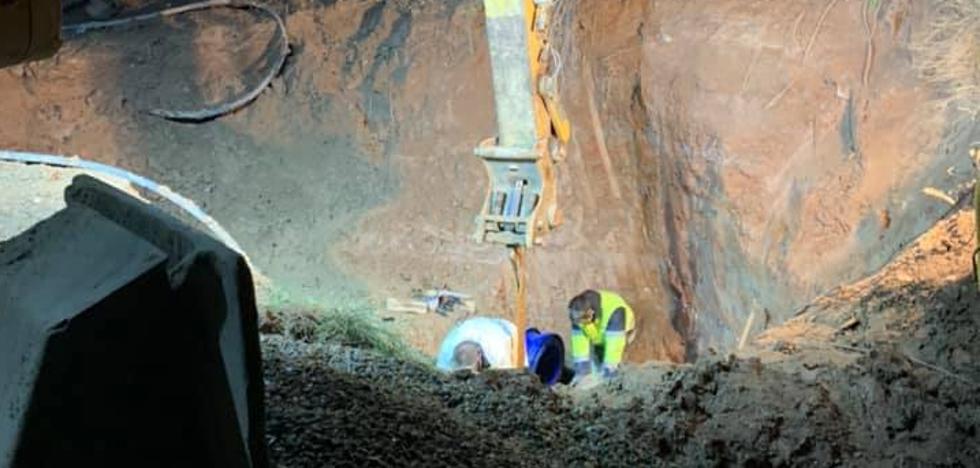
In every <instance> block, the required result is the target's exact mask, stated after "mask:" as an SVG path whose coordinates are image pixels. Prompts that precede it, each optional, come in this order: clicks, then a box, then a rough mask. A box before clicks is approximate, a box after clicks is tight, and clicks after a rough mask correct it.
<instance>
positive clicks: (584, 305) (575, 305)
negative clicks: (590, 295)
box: [568, 295, 595, 325]
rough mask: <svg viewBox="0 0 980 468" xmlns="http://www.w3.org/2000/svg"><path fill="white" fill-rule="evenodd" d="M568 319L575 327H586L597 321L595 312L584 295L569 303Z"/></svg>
mask: <svg viewBox="0 0 980 468" xmlns="http://www.w3.org/2000/svg"><path fill="white" fill-rule="evenodd" d="M568 319H569V320H571V321H572V323H573V324H575V325H585V324H589V323H592V322H594V321H595V311H594V310H592V306H591V305H589V301H588V300H587V299H586V298H585V297H584V295H579V296H576V297H575V298H574V299H572V300H571V302H569V303H568Z"/></svg>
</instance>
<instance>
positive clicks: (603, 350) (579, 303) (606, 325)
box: [568, 289, 635, 384]
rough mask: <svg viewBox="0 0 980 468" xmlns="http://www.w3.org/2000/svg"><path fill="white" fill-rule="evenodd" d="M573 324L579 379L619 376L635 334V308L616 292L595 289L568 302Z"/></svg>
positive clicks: (573, 355) (573, 342) (576, 372)
mask: <svg viewBox="0 0 980 468" xmlns="http://www.w3.org/2000/svg"><path fill="white" fill-rule="evenodd" d="M568 317H569V319H570V320H571V322H572V360H573V362H574V364H573V365H574V371H575V378H574V380H573V381H572V383H573V384H576V383H578V382H581V381H582V379H584V378H586V377H588V376H589V375H591V374H592V373H593V372H596V371H599V372H601V375H602V377H604V378H610V377H612V376H614V375H616V371H617V370H618V368H619V364H620V362H622V360H623V353H624V352H625V350H626V345H627V344H628V343H630V342H632V341H633V337H634V335H635V333H634V331H635V327H634V325H635V324H634V317H633V309H631V308H630V306H629V304H627V303H626V301H625V300H623V298H622V297H620V296H619V295H618V294H616V293H612V292H609V291H593V290H591V289H589V290H586V291H585V292H583V293H581V294H579V295H578V296H575V297H574V298H573V299H572V300H571V301H570V302H569V303H568Z"/></svg>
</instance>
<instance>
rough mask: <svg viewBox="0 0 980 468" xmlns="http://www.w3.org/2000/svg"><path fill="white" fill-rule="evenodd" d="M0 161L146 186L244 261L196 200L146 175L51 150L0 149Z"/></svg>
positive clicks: (220, 228)
mask: <svg viewBox="0 0 980 468" xmlns="http://www.w3.org/2000/svg"><path fill="white" fill-rule="evenodd" d="M0 161H8V162H13V163H21V164H43V165H46V166H54V167H70V168H74V169H81V170H83V171H92V172H97V173H99V174H104V175H107V176H110V177H114V178H116V179H122V180H125V181H127V182H129V183H131V184H133V185H136V186H138V187H141V188H143V189H146V190H149V191H151V192H153V193H155V194H157V195H160V196H161V197H163V198H166V199H167V200H170V202H171V203H173V204H174V205H176V206H177V207H179V208H180V209H182V210H184V211H185V212H187V214H189V215H191V216H193V217H194V218H195V219H197V220H198V221H200V222H201V223H203V224H204V225H205V226H207V227H208V229H210V230H211V232H213V233H214V235H215V237H217V238H218V240H220V241H221V242H222V243H224V244H225V245H227V246H228V247H230V248H231V249H233V250H235V251H236V252H238V253H240V254H241V255H242V256H243V257H245V259H246V261H248V256H247V255H245V251H244V250H243V249H242V248H241V246H240V245H238V242H235V239H234V238H232V237H231V234H229V233H228V231H225V229H224V228H222V227H221V225H220V224H218V222H217V221H215V220H214V218H212V217H211V216H208V214H207V213H205V212H204V210H202V209H201V208H200V207H198V206H197V204H196V203H194V202H193V201H191V200H190V199H188V198H186V197H184V196H182V195H180V194H179V193H177V192H174V191H173V190H170V188H169V187H167V186H166V185H160V184H158V183H156V182H154V181H152V180H150V179H147V178H146V177H143V176H141V175H138V174H133V173H132V172H129V171H127V170H125V169H120V168H118V167H115V166H110V165H108V164H102V163H97V162H94V161H86V160H84V159H81V158H79V157H78V156H72V157H67V156H56V155H53V154H41V153H27V152H22V151H7V150H0Z"/></svg>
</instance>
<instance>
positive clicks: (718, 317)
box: [0, 0, 972, 361]
mask: <svg viewBox="0 0 980 468" xmlns="http://www.w3.org/2000/svg"><path fill="white" fill-rule="evenodd" d="M878 4H880V9H878V10H876V11H874V12H863V11H862V8H866V7H867V5H868V3H867V2H858V1H831V2H824V1H806V2H791V3H785V4H783V3H779V4H773V3H772V2H764V1H748V2H746V1H734V0H723V1H716V2H710V3H704V2H699V3H696V4H695V3H691V2H684V1H680V0H676V1H668V0H662V1H657V2H649V1H640V0H622V1H615V2H610V1H606V0H580V1H576V2H570V1H565V2H562V3H561V4H560V7H559V11H558V14H557V15H556V18H557V19H556V21H558V22H559V24H560V26H559V27H558V28H557V30H558V31H560V33H559V34H558V36H557V37H556V38H555V43H556V44H557V46H558V47H557V49H556V50H557V51H558V52H559V55H560V57H561V61H562V70H561V72H560V77H561V78H560V87H561V95H562V100H563V102H564V105H565V106H566V108H567V110H568V113H569V115H570V117H571V119H572V124H573V129H574V132H573V140H572V143H571V145H570V147H569V148H568V150H569V151H568V155H567V158H566V159H565V161H563V163H562V164H561V165H559V167H558V174H559V181H560V182H559V183H560V187H559V192H560V202H559V203H560V206H561V208H562V210H563V214H564V220H565V223H564V224H563V225H562V226H561V228H560V229H559V230H557V231H556V232H554V233H552V234H551V235H549V236H548V237H546V238H545V239H544V245H542V246H539V247H536V248H535V249H534V250H533V252H532V255H531V257H530V260H529V270H530V271H529V273H530V284H529V291H530V294H531V297H530V302H529V304H530V308H531V310H530V318H531V323H532V324H533V325H536V326H539V327H541V328H549V329H554V330H558V331H562V332H567V323H566V318H565V313H564V308H565V305H566V303H567V301H568V299H569V298H570V297H572V296H573V295H574V294H576V293H578V292H579V291H581V290H582V289H584V288H589V287H604V288H609V289H614V290H618V291H620V292H621V293H623V295H624V296H625V297H626V298H627V299H628V300H629V301H630V302H631V303H632V304H633V305H634V306H635V308H636V309H637V310H638V312H639V324H640V327H641V335H639V340H638V342H637V345H636V346H635V347H634V348H633V349H632V350H631V351H630V354H629V355H628V357H629V359H631V360H634V361H641V360H646V359H669V360H683V359H690V358H693V357H694V356H696V355H698V354H700V353H703V352H704V351H705V350H706V349H708V348H716V349H721V348H728V347H731V346H733V345H734V344H735V343H736V342H737V340H738V338H739V336H740V334H741V333H742V330H743V328H744V327H745V324H746V323H747V322H748V319H749V317H752V326H751V328H752V330H751V331H752V332H753V333H755V332H758V331H761V330H762V329H763V328H764V327H766V326H767V324H770V323H778V322H780V321H782V320H783V319H785V318H786V317H788V316H789V315H790V314H792V312H793V310H794V309H795V308H797V307H799V306H801V305H803V304H805V303H806V302H807V301H808V300H810V299H812V298H813V297H815V296H816V295H817V294H818V293H820V292H822V291H825V290H827V289H829V288H831V287H833V286H835V285H837V284H840V283H842V282H845V281H849V280H851V279H854V278H857V277H860V276H862V275H864V274H867V273H869V272H871V271H873V270H875V269H877V268H878V267H880V266H881V265H882V264H884V263H885V261H886V260H887V259H888V258H890V256H891V255H892V254H893V253H894V252H895V251H896V250H897V249H898V248H899V247H900V246H901V245H903V243H905V242H907V241H908V240H909V239H911V238H913V237H914V236H915V235H916V234H917V233H919V232H921V231H922V230H924V229H925V228H926V227H927V226H929V225H930V224H931V223H932V222H934V221H935V220H936V219H937V218H938V217H939V216H940V215H941V214H942V213H944V212H945V211H946V209H947V208H948V206H947V205H945V204H944V202H942V201H939V200H937V199H936V198H931V197H927V196H924V195H923V194H922V192H921V190H922V188H923V187H926V186H932V187H935V188H937V189H938V190H940V191H945V192H948V193H950V194H951V195H952V196H954V197H955V196H956V195H957V193H958V191H959V190H962V189H963V188H965V185H964V184H965V182H966V181H967V180H969V178H970V171H969V170H968V168H969V161H968V159H967V158H966V157H965V153H964V145H965V144H966V143H967V142H968V141H969V136H970V135H969V132H970V131H971V130H972V127H971V125H972V124H969V123H962V122H968V121H964V120H962V119H961V117H962V115H961V114H959V113H958V112H959V111H957V110H956V109H955V107H952V106H946V107H944V104H947V103H948V101H946V100H943V99H942V98H941V96H940V92H939V91H940V90H937V89H934V88H931V87H929V86H928V85H927V83H926V82H924V81H922V80H921V79H920V77H919V75H918V74H917V73H916V72H915V69H914V67H913V65H914V63H915V57H916V55H915V53H913V51H912V50H911V49H910V47H909V43H910V41H912V39H913V37H914V36H915V34H916V32H917V31H921V30H922V28H925V27H926V25H927V24H928V23H929V17H930V10H929V9H928V8H927V7H928V5H927V4H926V3H919V2H911V1H907V0H889V1H882V2H878ZM273 5H274V7H275V8H276V9H277V10H278V11H281V12H282V13H284V15H285V19H286V23H287V28H288V30H289V36H290V45H291V47H292V55H291V56H290V58H289V60H288V61H287V66H286V68H285V69H284V70H283V72H282V74H281V75H280V76H279V77H278V78H277V79H276V80H275V81H274V82H273V85H272V87H271V88H270V89H269V90H267V91H266V92H265V93H263V94H262V96H261V97H260V98H259V99H258V100H257V101H256V102H255V103H254V104H252V105H251V106H250V107H248V108H247V109H245V110H243V111H241V112H238V113H236V114H234V115H231V116H228V117H225V118H222V119H219V120H216V121H212V122H208V123H205V124H199V125H189V124H179V123H173V122H167V121H162V120H159V119H156V118H153V117H151V116H148V115H146V114H145V112H144V110H145V109H147V108H151V107H189V106H194V105H196V104H200V103H214V102H219V101H221V100H222V99H225V98H227V97H229V96H232V95H234V94H235V93H237V92H240V91H241V90H244V89H246V87H247V86H248V85H249V84H250V83H254V82H255V80H256V79H257V77H258V76H260V75H261V73H262V71H263V69H264V66H265V65H267V63H268V62H269V60H270V57H269V55H268V54H267V53H266V52H267V50H270V49H274V47H270V46H273V45H274V44H272V43H270V41H274V39H273V38H274V34H273V32H274V31H273V28H272V25H271V24H267V23H268V22H266V21H261V20H259V19H257V18H254V17H252V16H251V15H249V14H248V13H247V12H228V11H210V12H206V13H200V14H194V15H190V16H187V17H179V18H175V19H171V20H167V21H162V22H153V23H147V24H145V25H142V26H139V27H134V28H126V29H122V30H112V31H104V32H92V33H89V34H87V35H85V36H83V37H79V38H69V39H68V41H67V42H66V44H65V46H64V48H63V50H62V51H61V52H60V53H59V54H58V55H57V56H56V57H55V58H54V59H53V60H50V61H46V62H39V63H36V64H32V65H29V66H27V67H21V68H15V69H9V70H4V71H0V99H2V100H3V102H4V103H5V106H6V107H7V108H8V109H10V111H11V112H12V113H13V114H12V115H18V116H20V117H18V118H16V119H12V120H10V121H5V122H4V125H0V146H3V147H8V148H21V149H33V150H41V151H54V152H62V153H78V154H82V155H84V156H87V157H91V158H93V159H96V160H99V161H102V162H108V163H113V164H118V165H121V166H123V167H125V168H128V169H132V170H135V171H137V172H140V173H143V174H146V175H149V176H151V177H154V178H156V179H158V180H160V181H161V182H163V183H166V184H168V185H170V186H171V187H173V188H175V189H177V190H178V191H180V192H182V193H184V194H185V195H188V196H190V197H191V198H193V199H195V200H197V201H199V202H200V203H201V204H202V205H203V206H204V207H205V208H206V209H207V210H208V211H209V212H211V213H212V214H213V215H214V216H215V217H216V218H217V219H218V221H219V222H221V223H223V224H224V225H225V226H226V227H227V228H228V229H229V230H230V231H231V232H232V234H233V235H235V236H236V238H238V240H239V242H240V243H241V244H242V245H243V246H244V247H245V248H246V250H247V251H248V252H249V254H250V256H251V257H252V260H253V261H254V262H255V264H256V265H257V266H258V267H259V268H260V269H261V270H262V272H263V273H264V274H266V275H267V276H269V277H271V278H272V279H273V280H275V281H276V282H277V283H278V284H280V285H281V286H282V287H283V288H284V290H286V291H287V293H288V294H291V295H294V296H310V297H313V298H315V299H316V300H318V301H320V302H325V303H327V304H328V305H345V304H350V303H355V302H356V303H360V302H362V301H363V299H364V298H369V299H372V300H374V301H376V302H375V303H376V304H377V303H380V302H381V301H382V300H383V299H384V298H386V297H389V296H390V297H404V296H407V295H408V294H409V293H410V292H411V290H412V289H413V288H418V287H431V286H442V285H448V286H449V287H451V288H453V289H457V290H460V291H464V292H469V293H472V294H475V295H476V297H477V299H478V302H479V305H480V308H481V313H485V314H493V315H498V314H499V315H505V316H506V315H510V314H511V313H512V310H511V308H510V307H511V304H512V293H513V291H512V289H513V288H512V284H511V282H512V276H511V268H510V265H509V262H508V260H507V252H506V250H505V249H503V248H502V247H499V246H492V245H477V244H474V243H473V242H472V240H471V237H470V236H471V234H472V232H473V216H474V215H475V214H476V212H477V211H478V209H479V207H480V204H481V203H482V196H483V194H484V184H485V180H484V178H485V173H484V169H483V168H482V165H481V163H480V161H479V160H478V159H477V158H475V157H474V156H472V148H473V147H474V146H475V145H476V144H477V143H478V142H479V141H480V140H482V139H483V138H486V137H488V136H491V135H493V133H494V128H493V125H494V124H493V121H494V116H493V109H492V99H491V95H490V90H491V86H490V70H489V63H488V57H487V51H486V44H485V39H484V30H483V18H482V7H481V3H480V2H478V1H470V0H467V1H462V0H454V1H449V2H424V1H416V2H407V1H404V2H378V1H373V0H345V1H323V2H312V1H289V2H274V3H273ZM137 6H143V7H152V6H153V4H152V3H151V4H148V5H147V4H142V5H137ZM0 190H3V188H0ZM10 192H12V193H10V194H8V193H6V191H5V196H10V197H15V196H20V195H19V192H18V191H17V190H16V189H14V190H10ZM390 318H391V319H392V320H393V321H394V323H395V324H396V325H398V326H399V327H400V328H401V329H402V330H403V331H405V333H406V335H407V336H408V337H409V338H410V340H411V341H412V342H413V343H415V344H416V345H418V346H420V347H421V348H423V349H426V350H428V351H433V350H434V349H435V347H436V345H437V343H438V340H439V339H440V338H441V337H442V335H443V334H444V333H445V331H446V330H447V329H448V328H449V327H450V326H451V325H452V324H453V323H454V322H455V321H457V320H459V319H461V318H463V317H461V316H458V315H457V316H449V317H441V316H435V315H433V316H423V317H414V316H403V315H397V316H391V317H390Z"/></svg>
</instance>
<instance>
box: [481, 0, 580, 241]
mask: <svg viewBox="0 0 980 468" xmlns="http://www.w3.org/2000/svg"><path fill="white" fill-rule="evenodd" d="M483 3H484V7H485V13H486V23H487V28H486V29H487V41H488V43H489V46H490V65H491V69H492V73H493V90H494V108H495V111H496V117H497V131H498V134H497V136H496V137H494V138H489V139H487V140H484V141H483V142H482V143H481V144H480V145H479V147H477V148H476V150H475V154H476V155H477V156H478V157H480V158H481V159H482V160H483V162H484V164H485V165H486V168H487V174H488V176H489V180H490V184H489V187H488V190H487V195H486V198H485V201H484V203H483V208H482V209H481V212H480V214H479V216H477V218H476V224H477V230H476V238H477V240H478V241H480V242H494V243H500V244H505V245H508V246H520V247H529V246H531V245H533V244H534V241H535V239H536V236H538V235H541V234H544V233H546V232H548V231H550V230H551V229H553V228H554V227H556V226H557V225H558V224H559V214H558V207H557V200H556V195H557V192H556V181H555V171H554V164H555V162H556V161H558V160H560V159H561V154H562V151H563V146H564V144H565V143H566V142H567V141H568V138H569V136H570V133H571V132H570V129H569V125H568V121H567V119H565V117H564V114H563V113H562V111H561V108H560V106H559V105H558V100H557V98H556V96H557V85H556V82H557V81H556V73H557V69H558V59H557V57H558V55H557V54H556V53H554V52H553V51H552V49H551V48H550V46H549V44H548V42H547V37H548V23H549V22H550V21H549V15H550V13H551V10H552V8H553V6H554V5H553V2H552V1H551V0H484V2H483Z"/></svg>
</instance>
